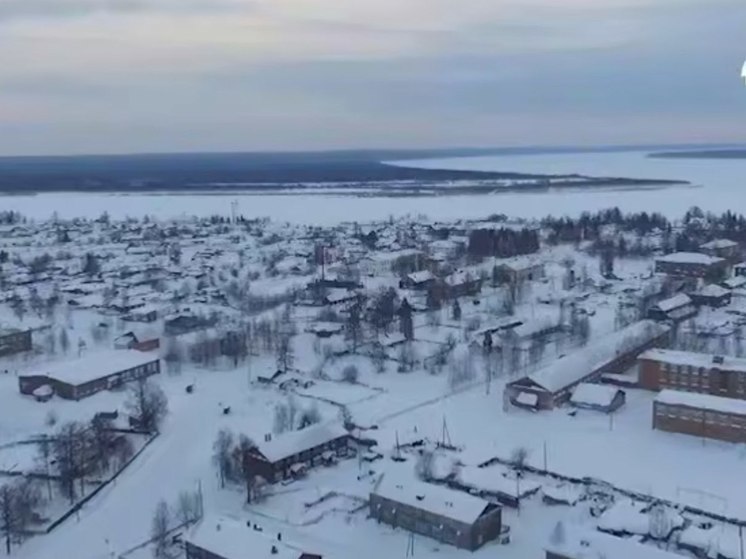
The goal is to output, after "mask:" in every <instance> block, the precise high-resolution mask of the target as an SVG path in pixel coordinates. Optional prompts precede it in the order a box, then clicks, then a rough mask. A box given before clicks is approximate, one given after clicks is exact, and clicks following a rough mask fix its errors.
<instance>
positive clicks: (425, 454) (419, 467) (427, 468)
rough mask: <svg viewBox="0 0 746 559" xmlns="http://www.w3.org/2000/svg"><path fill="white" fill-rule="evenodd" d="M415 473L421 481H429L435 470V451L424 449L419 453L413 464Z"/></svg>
mask: <svg viewBox="0 0 746 559" xmlns="http://www.w3.org/2000/svg"><path fill="white" fill-rule="evenodd" d="M414 469H415V475H417V477H418V478H419V479H421V480H422V481H431V480H432V479H433V476H434V471H435V453H434V452H433V451H432V450H430V449H426V450H423V451H422V453H420V455H419V457H418V458H417V462H416V464H415V467H414Z"/></svg>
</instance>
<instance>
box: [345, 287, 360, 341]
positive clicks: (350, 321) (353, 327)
mask: <svg viewBox="0 0 746 559" xmlns="http://www.w3.org/2000/svg"><path fill="white" fill-rule="evenodd" d="M362 307H363V300H362V297H360V296H358V297H357V298H356V299H355V302H354V304H353V305H352V306H351V307H350V310H349V311H348V313H347V320H346V322H345V337H346V338H347V339H348V340H349V341H350V345H351V349H352V352H353V353H354V352H355V351H356V350H357V346H358V342H359V341H360V336H361V334H362V320H361V315H362Z"/></svg>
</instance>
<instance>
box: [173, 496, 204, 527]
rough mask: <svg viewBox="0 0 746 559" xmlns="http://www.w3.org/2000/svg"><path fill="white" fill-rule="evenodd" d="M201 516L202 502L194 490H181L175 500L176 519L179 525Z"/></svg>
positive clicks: (195, 520)
mask: <svg viewBox="0 0 746 559" xmlns="http://www.w3.org/2000/svg"><path fill="white" fill-rule="evenodd" d="M201 516H202V502H201V498H200V494H199V493H198V492H196V491H182V492H181V493H179V499H178V501H177V502H176V519H177V520H178V521H179V524H181V525H187V524H191V523H193V522H197V520H199V519H200V517H201Z"/></svg>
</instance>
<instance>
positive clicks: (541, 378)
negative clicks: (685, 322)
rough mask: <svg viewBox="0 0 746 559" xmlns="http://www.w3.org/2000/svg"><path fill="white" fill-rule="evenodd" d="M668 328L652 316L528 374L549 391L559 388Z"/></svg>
mask: <svg viewBox="0 0 746 559" xmlns="http://www.w3.org/2000/svg"><path fill="white" fill-rule="evenodd" d="M668 331H669V328H668V327H667V326H664V325H662V324H658V323H656V322H653V321H652V320H641V321H639V322H635V323H634V324H630V325H629V326H627V327H626V328H622V329H621V330H617V331H616V332H613V333H611V334H608V335H606V336H604V337H602V338H599V339H598V340H592V341H591V342H590V343H589V344H588V345H587V346H586V347H584V348H583V349H580V350H578V351H576V352H574V353H571V354H569V355H566V356H565V357H562V358H560V359H557V360H555V361H553V362H552V363H550V364H549V365H547V366H546V367H544V368H542V369H539V370H538V371H537V372H536V373H534V374H532V375H529V376H528V378H529V380H531V381H532V382H534V383H536V384H538V385H539V386H541V387H543V388H544V389H546V390H548V391H549V392H559V391H560V390H562V389H564V388H566V387H568V386H570V385H572V384H574V383H576V382H578V381H579V380H581V379H582V378H584V377H585V376H587V375H589V374H590V373H592V372H594V371H597V370H598V369H600V368H602V367H604V366H605V365H607V364H608V363H610V362H612V361H614V360H615V359H616V358H617V357H620V356H621V355H622V354H624V353H625V352H628V351H634V350H636V349H637V348H639V347H641V346H643V345H645V344H647V343H649V342H651V341H653V340H654V339H655V338H657V337H659V336H662V335H663V334H665V333H666V332H668Z"/></svg>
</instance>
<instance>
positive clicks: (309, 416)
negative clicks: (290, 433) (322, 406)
mask: <svg viewBox="0 0 746 559" xmlns="http://www.w3.org/2000/svg"><path fill="white" fill-rule="evenodd" d="M319 422H321V413H320V412H319V408H318V407H317V406H316V404H315V403H314V404H313V405H312V406H311V407H309V408H306V409H304V410H303V411H301V413H300V417H299V419H298V429H305V428H306V427H309V426H311V425H314V424H316V423H319Z"/></svg>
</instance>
